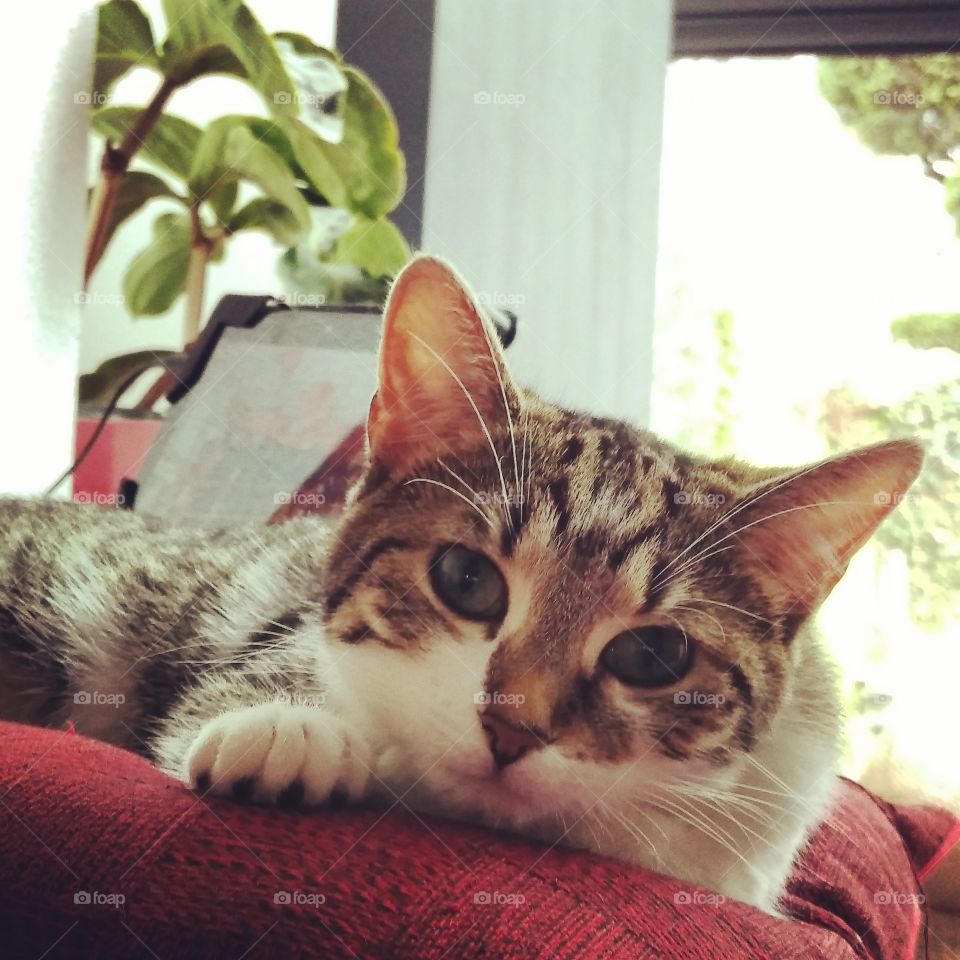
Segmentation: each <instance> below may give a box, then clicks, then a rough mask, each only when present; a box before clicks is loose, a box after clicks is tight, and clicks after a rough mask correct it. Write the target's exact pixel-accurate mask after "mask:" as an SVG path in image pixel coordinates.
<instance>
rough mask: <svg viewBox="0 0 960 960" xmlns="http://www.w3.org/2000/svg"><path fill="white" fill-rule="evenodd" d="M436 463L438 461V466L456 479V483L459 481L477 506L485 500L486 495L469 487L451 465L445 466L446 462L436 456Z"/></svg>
mask: <svg viewBox="0 0 960 960" xmlns="http://www.w3.org/2000/svg"><path fill="white" fill-rule="evenodd" d="M437 463H439V464H440V466H441V467H443V469H444V470H446V471H447V473H449V474H450V476H451V477H453V479H454V480H456V481H457V482H458V483H460V484H461V485H462V486H463V488H464V489H465V490H466V491H467V493H469V494H470V495H471V497H472V499H473V503H475V504H476V505H478V506H479V505H480V504H481V503H484V502H485V501H486V499H487V498H486V497H484V496H482V495H481V494H480V492H479V491H478V490H477V489H476V488H475V487H471V486H470V484H469V483H467V481H466V480H464V479H463V477H461V476H460V474H459V473H457V472H456V470H453V469H452V468H451V467H449V466H447V464H446V463H444V462H443V460H442V459H441V458H440V457H437Z"/></svg>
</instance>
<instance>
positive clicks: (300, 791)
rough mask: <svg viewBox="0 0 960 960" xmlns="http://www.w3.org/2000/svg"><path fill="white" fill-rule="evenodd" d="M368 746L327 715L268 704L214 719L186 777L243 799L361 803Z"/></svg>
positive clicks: (195, 745) (200, 786)
mask: <svg viewBox="0 0 960 960" xmlns="http://www.w3.org/2000/svg"><path fill="white" fill-rule="evenodd" d="M368 763H369V757H368V756H367V750H366V745H365V744H364V742H363V741H362V740H361V739H360V738H358V737H356V736H353V735H351V734H350V733H349V732H348V731H347V728H346V726H345V725H344V724H343V722H342V721H340V720H339V719H337V718H336V717H334V716H332V715H331V714H329V713H327V712H326V711H324V710H320V709H316V708H313V707H303V706H295V705H291V704H285V703H264V704H260V705H258V706H255V707H244V708H243V709H240V710H231V711H230V712H229V713H224V714H221V715H220V716H219V717H216V718H215V719H213V720H211V721H209V722H208V723H207V725H206V726H205V727H204V728H203V729H202V730H201V731H200V733H199V735H198V736H197V738H196V740H194V742H193V744H192V746H191V747H190V750H189V752H188V754H187V758H186V779H187V782H188V783H189V784H190V786H192V787H194V788H195V789H197V790H200V791H202V792H207V791H208V790H209V791H211V792H213V793H216V794H220V795H222V796H233V797H234V798H235V799H237V800H253V801H255V802H258V803H276V804H279V805H283V806H297V805H299V804H301V803H304V804H308V805H315V804H321V803H327V802H328V801H330V799H331V798H334V799H336V798H342V799H345V800H357V799H359V798H360V797H361V796H362V795H363V792H364V789H365V787H366V784H367V779H368V777H369V774H370V768H369V765H368Z"/></svg>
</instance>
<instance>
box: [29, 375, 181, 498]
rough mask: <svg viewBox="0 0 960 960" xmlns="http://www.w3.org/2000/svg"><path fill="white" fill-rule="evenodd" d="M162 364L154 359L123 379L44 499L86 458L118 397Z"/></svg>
mask: <svg viewBox="0 0 960 960" xmlns="http://www.w3.org/2000/svg"><path fill="white" fill-rule="evenodd" d="M163 366H164V364H163V363H162V362H161V361H159V360H158V361H156V362H155V363H148V364H146V366H143V367H140V368H139V369H137V370H135V371H134V372H133V373H131V374H130V376H129V377H127V379H126V380H124V381H123V383H121V384H120V386H119V387H117V390H116V392H115V393H114V395H113V396H112V397H111V398H110V402H109V403H108V404H107V406H106V408H105V409H104V411H103V414H102V415H101V417H100V422H99V423H98V424H97V426H96V429H95V430H94V431H93V433H92V434H91V435H90V439H89V440H88V441H87V442H86V443H85V444H84V445H83V449H82V450H81V451H80V452H79V453H78V454H77V459H76V460H74V461H73V463H72V464H70V466H69V467H67V469H66V470H64V471H63V473H61V474H60V476H59V477H57V479H56V480H55V481H54V482H53V483H51V484H50V486H49V487H47V489H46V490H44V492H43V496H44V499H46V498H47V497H49V496H50V494H52V493H53V492H54V490H56V489H57V487H59V486H60V484H61V483H63V481H64V480H66V479H67V477H69V476H71V475H72V474H73V472H74V471H75V470H76V469H77V467H79V466H80V464H81V463H83V461H84V460H86V459H87V455H88V454H89V453H90V451H91V450H92V449H93V445H94V444H95V443H96V442H97V440H99V439H100V434H101V433H103V431H104V428H105V427H106V425H107V421H108V420H109V419H110V417H111V415H112V414H113V411H114V410H116V409H117V404H118V403H119V402H120V398H121V397H122V396H123V395H124V394H125V393H126V392H127V391H128V390H129V389H130V388H131V387H132V386H133V385H134V383H136V381H137V380H138V379H139V378H140V377H141V376H142V375H143V374H144V373H146V372H147V371H148V370H152V369H153V368H154V367H163Z"/></svg>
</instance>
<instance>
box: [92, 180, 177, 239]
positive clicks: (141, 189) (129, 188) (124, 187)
mask: <svg viewBox="0 0 960 960" xmlns="http://www.w3.org/2000/svg"><path fill="white" fill-rule="evenodd" d="M160 197H167V198H169V199H171V200H178V201H179V202H180V203H183V204H186V202H187V201H186V199H185V198H184V197H181V196H180V195H179V194H178V193H176V192H175V191H174V190H172V189H171V188H170V187H169V186H167V184H166V183H164V181H163V180H161V179H160V178H159V177H155V176H154V175H153V174H152V173H145V172H143V171H142V170H130V171H128V172H127V175H126V176H125V177H124V178H123V179H122V180H121V181H120V185H119V187H118V188H117V195H116V200H115V201H114V205H113V216H112V217H111V218H110V224H109V227H108V228H107V239H106V241H105V242H104V245H103V246H104V249H106V247H107V244H109V243H110V240H111V239H112V238H113V235H114V233H116V231H117V228H118V227H119V226H120V224H121V223H123V222H124V221H125V220H129V219H130V217H132V216H133V215H134V214H135V213H136V212H137V211H138V210H139V209H140V208H141V207H142V206H143V205H144V204H146V203H149V202H150V201H151V200H157V199H159V198H160Z"/></svg>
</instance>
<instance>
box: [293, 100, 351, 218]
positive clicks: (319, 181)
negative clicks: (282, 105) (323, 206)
mask: <svg viewBox="0 0 960 960" xmlns="http://www.w3.org/2000/svg"><path fill="white" fill-rule="evenodd" d="M276 123H277V126H278V127H279V128H280V129H281V130H282V132H283V133H284V134H285V139H286V141H287V143H288V144H289V147H290V151H291V154H292V157H293V160H294V163H295V164H296V167H295V169H299V170H301V171H302V172H303V173H304V175H305V176H306V179H307V181H308V182H309V183H310V184H311V186H312V187H313V188H314V189H315V190H316V191H317V193H319V194H320V195H321V196H322V197H323V198H324V199H325V200H326V201H327V203H329V204H330V206H332V207H343V208H344V209H350V208H351V207H352V206H353V204H352V203H351V200H350V194H349V192H348V185H347V181H346V179H345V177H344V174H343V172H342V169H341V166H342V164H338V163H337V162H336V158H333V157H331V156H330V154H329V153H328V148H329V147H330V146H331V145H330V144H327V143H324V141H323V140H321V139H320V138H319V137H318V136H317V135H316V134H315V133H314V132H313V131H312V130H311V129H310V128H309V127H308V126H307V125H306V124H305V123H304V122H303V121H302V120H298V119H297V118H296V117H280V118H278V119H277V121H276ZM288 165H289V164H288Z"/></svg>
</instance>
